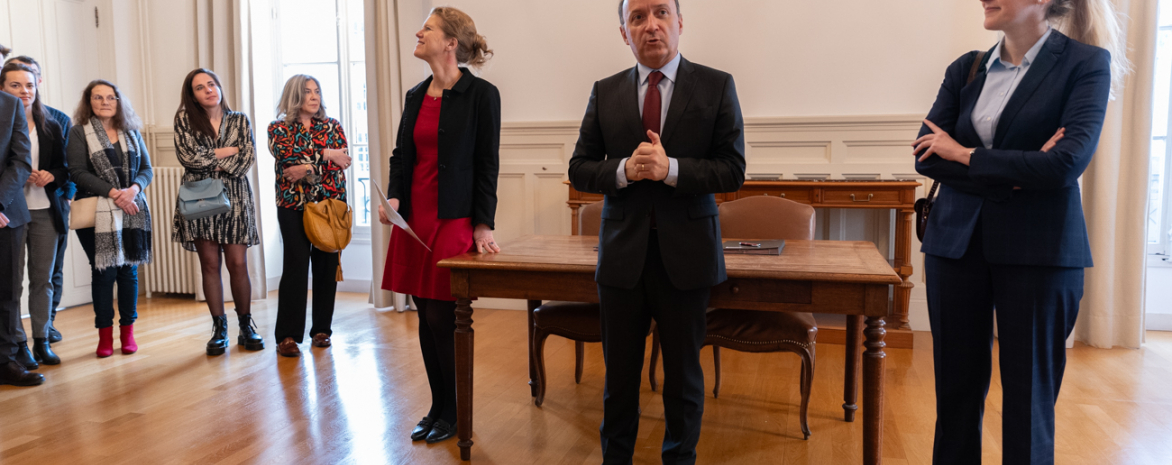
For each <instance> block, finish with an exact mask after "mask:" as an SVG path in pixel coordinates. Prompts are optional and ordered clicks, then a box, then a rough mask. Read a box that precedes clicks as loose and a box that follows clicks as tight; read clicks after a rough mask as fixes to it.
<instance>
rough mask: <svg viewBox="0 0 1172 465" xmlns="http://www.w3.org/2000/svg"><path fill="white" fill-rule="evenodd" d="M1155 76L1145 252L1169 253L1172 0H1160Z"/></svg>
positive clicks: (1171, 226) (1171, 247)
mask: <svg viewBox="0 0 1172 465" xmlns="http://www.w3.org/2000/svg"><path fill="white" fill-rule="evenodd" d="M1157 34H1158V36H1157V38H1156V41H1157V42H1156V75H1155V79H1154V81H1155V83H1154V89H1153V92H1152V99H1153V101H1152V108H1153V111H1152V155H1151V156H1152V158H1151V167H1150V173H1151V178H1150V181H1149V186H1148V215H1147V217H1148V220H1147V221H1148V225H1147V228H1148V237H1147V243H1148V253H1151V254H1160V255H1170V254H1172V244H1170V243H1169V241H1172V183H1170V182H1169V180H1170V177H1169V175H1170V174H1172V156H1170V154H1169V153H1168V150H1169V149H1172V144H1169V143H1168V137H1169V133H1170V132H1172V131H1170V127H1169V125H1170V124H1172V119H1170V118H1169V109H1170V108H1172V92H1170V91H1172V0H1160V29H1159V32H1158V33H1157Z"/></svg>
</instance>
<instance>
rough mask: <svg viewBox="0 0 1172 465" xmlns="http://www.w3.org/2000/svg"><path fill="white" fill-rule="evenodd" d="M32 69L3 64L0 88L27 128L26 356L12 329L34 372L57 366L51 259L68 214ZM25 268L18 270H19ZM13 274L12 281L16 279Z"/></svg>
mask: <svg viewBox="0 0 1172 465" xmlns="http://www.w3.org/2000/svg"><path fill="white" fill-rule="evenodd" d="M37 83H38V79H37V74H36V71H34V70H33V69H32V68H30V67H28V66H25V65H24V64H22V63H9V64H7V65H5V66H4V68H3V69H2V70H0V89H3V91H4V92H7V93H9V94H12V95H14V96H16V97H18V98H20V100H21V102H22V103H24V112H25V116H26V118H25V119H26V120H27V121H28V124H29V140H30V141H31V142H32V150H31V152H32V174H31V175H30V176H29V178H28V181H27V182H26V183H25V185H24V199H25V203H26V204H28V210H29V215H30V218H31V220H30V221H29V222H28V224H27V228H25V230H24V237H25V240H24V244H23V246H22V247H20V254H19V258H18V259H17V261H18V263H24V262H27V269H28V282H29V297H28V313H29V317H30V319H31V320H32V331H31V332H32V337H33V350H32V353H31V354H30V353H29V349H28V345H27V343H28V337H27V333H25V332H24V325H23V324H22V325H17V326H16V328H15V329H16V331H17V332H18V333H19V334H18V336H22V337H18V339H22V340H20V341H18V342H17V346H18V347H17V348H18V349H19V352H18V353H17V357H16V358H17V361H18V362H20V363H21V364H22V365H24V366H25V368H27V369H29V370H34V369H36V368H38V366H39V364H42V363H43V364H45V365H57V364H60V363H61V358H60V357H58V356H57V354H55V353H53V349H51V348H50V347H49V328H50V327H51V315H52V302H53V283H52V279H53V268H54V264H55V263H54V262H55V260H56V258H57V238H58V237H59V236H60V235H61V234H63V233H66V232H68V230H67V229H66V225H67V224H68V223H67V221H68V220H67V219H65V215H66V214H67V213H66V212H68V210H67V209H66V208H65V207H63V205H62V204H64V203H65V200H63V199H62V198H61V197H60V196H58V195H57V189H58V188H59V187H60V186H62V185H64V184H65V183H66V182H68V181H69V171H68V170H67V169H66V167H65V138H64V137H63V135H62V133H61V128H60V126H58V125H57V122H56V121H54V120H53V118H52V117H51V116H50V115H49V113H48V112H47V111H46V110H45V105H44V104H43V103H41V93H40V89H39V88H38V87H37ZM25 267H26V265H21V266H20V268H19V271H18V274H19V273H20V272H23V271H24V270H25ZM20 279H21V278H20V277H19V276H17V278H16V280H17V281H20Z"/></svg>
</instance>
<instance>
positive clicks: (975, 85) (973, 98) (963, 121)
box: [954, 46, 997, 145]
mask: <svg viewBox="0 0 1172 465" xmlns="http://www.w3.org/2000/svg"><path fill="white" fill-rule="evenodd" d="M995 50H997V47H996V46H994V47H993V49H992V50H989V51H988V52H986V53H985V61H984V62H983V63H981V65H980V67H979V68H977V75H976V76H975V77H973V82H970V83H969V84H968V85H966V86H964V87H962V88H961V89H960V115H959V116H958V117H957V120H956V128H955V130H954V131H955V135H956V137H957V140H962V138H964V140H966V141H967V140H971V141H975V142H977V143H979V142H980V137H979V136H976V134H977V129H976V128H974V127H973V109H974V108H976V106H977V100H978V99H980V98H981V91H983V90H984V89H985V79H986V78H987V77H988V66H989V61H991V60H992V53H994V51H995ZM966 77H967V76H966ZM970 136H972V137H971V138H970ZM982 145H983V144H982Z"/></svg>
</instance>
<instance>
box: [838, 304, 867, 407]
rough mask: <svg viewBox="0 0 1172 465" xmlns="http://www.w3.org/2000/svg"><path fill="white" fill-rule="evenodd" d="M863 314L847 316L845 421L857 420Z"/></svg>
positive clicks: (843, 392)
mask: <svg viewBox="0 0 1172 465" xmlns="http://www.w3.org/2000/svg"><path fill="white" fill-rule="evenodd" d="M862 345H863V316H862V315H847V316H846V370H845V372H844V373H843V387H842V411H843V418H842V419H843V421H847V422H853V421H855V411H856V410H858V409H859V406H858V404H857V403H856V402H858V400H859V361H860V359H862V356H863V353H862V351H861V349H862Z"/></svg>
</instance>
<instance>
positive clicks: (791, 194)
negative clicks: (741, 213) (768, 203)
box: [737, 187, 814, 203]
mask: <svg viewBox="0 0 1172 465" xmlns="http://www.w3.org/2000/svg"><path fill="white" fill-rule="evenodd" d="M755 195H767V196H770V197H781V198H783V199H786V200H793V201H794V202H801V203H812V202H813V197H814V196H813V194H812V191H811V190H810V189H784V188H761V187H753V188H749V189H741V190H740V192H737V198H738V199H743V198H745V197H752V196H755Z"/></svg>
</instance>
